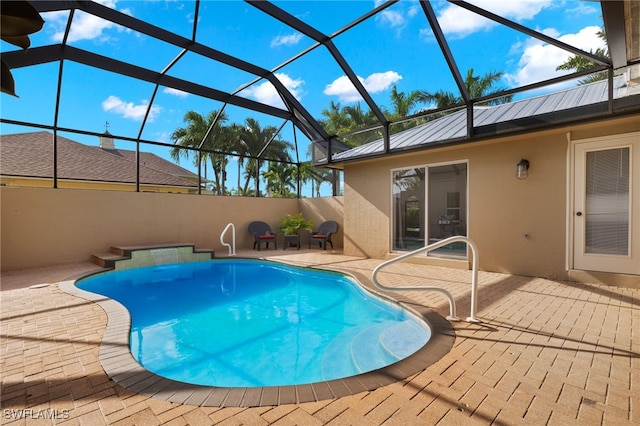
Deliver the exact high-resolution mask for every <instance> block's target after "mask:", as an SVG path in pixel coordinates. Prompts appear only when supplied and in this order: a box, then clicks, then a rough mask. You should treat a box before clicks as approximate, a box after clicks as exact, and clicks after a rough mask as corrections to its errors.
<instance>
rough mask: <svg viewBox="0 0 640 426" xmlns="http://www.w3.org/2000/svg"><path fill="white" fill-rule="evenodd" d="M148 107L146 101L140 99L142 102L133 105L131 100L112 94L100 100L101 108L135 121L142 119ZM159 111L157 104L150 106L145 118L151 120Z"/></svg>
mask: <svg viewBox="0 0 640 426" xmlns="http://www.w3.org/2000/svg"><path fill="white" fill-rule="evenodd" d="M148 108H149V103H148V101H142V103H140V104H138V105H135V104H134V103H133V102H125V101H123V100H122V99H120V98H119V97H117V96H113V95H111V96H109V97H108V98H107V99H105V100H104V101H102V109H103V110H105V111H107V112H112V113H114V114H118V115H121V116H122V117H123V118H128V119H130V120H135V121H142V119H143V118H144V115H145V114H146V113H147V109H148ZM160 111H161V108H160V107H159V106H152V107H151V111H149V118H148V119H147V120H148V121H153V119H154V118H155V117H156V116H157V115H158V114H159V113H160Z"/></svg>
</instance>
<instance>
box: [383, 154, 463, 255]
mask: <svg viewBox="0 0 640 426" xmlns="http://www.w3.org/2000/svg"><path fill="white" fill-rule="evenodd" d="M392 180H393V184H392V192H393V193H392V197H393V231H392V233H393V241H392V250H393V251H411V250H415V249H417V248H420V247H424V246H425V245H426V244H432V243H434V242H437V241H440V240H442V239H444V238H447V237H451V236H453V235H465V236H466V235H467V163H466V162H465V163H453V164H440V165H433V166H421V167H413V168H407V169H401V170H394V171H393V172H392ZM429 255H430V256H447V257H449V256H451V257H466V245H465V244H464V243H453V244H450V245H448V246H445V247H443V248H441V249H438V250H436V251H433V252H430V254H429Z"/></svg>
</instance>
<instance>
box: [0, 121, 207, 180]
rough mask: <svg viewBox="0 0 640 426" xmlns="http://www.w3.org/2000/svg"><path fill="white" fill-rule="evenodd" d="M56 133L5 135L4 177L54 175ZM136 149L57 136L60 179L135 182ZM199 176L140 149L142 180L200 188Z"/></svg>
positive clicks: (0, 147)
mask: <svg viewBox="0 0 640 426" xmlns="http://www.w3.org/2000/svg"><path fill="white" fill-rule="evenodd" d="M52 156H53V134H51V133H49V132H45V131H42V132H32V133H16V134H10V135H2V141H1V143H0V173H1V174H2V175H3V176H14V177H17V176H19V177H31V178H51V177H52V176H53V160H52ZM135 159H136V152H135V151H130V150H123V149H105V148H100V147H97V146H89V145H83V144H81V143H79V142H75V141H73V140H71V139H67V138H64V137H61V136H58V179H70V180H81V181H92V182H117V183H132V182H135V181H136V160H135ZM197 179H198V175H196V174H194V173H192V172H190V171H189V170H186V169H184V168H182V167H180V166H178V165H177V164H174V163H171V162H170V161H167V160H165V159H163V158H161V157H159V156H157V155H155V154H152V153H148V152H140V183H141V184H145V185H161V186H173V187H187V188H197V187H198V185H197V183H196V182H197Z"/></svg>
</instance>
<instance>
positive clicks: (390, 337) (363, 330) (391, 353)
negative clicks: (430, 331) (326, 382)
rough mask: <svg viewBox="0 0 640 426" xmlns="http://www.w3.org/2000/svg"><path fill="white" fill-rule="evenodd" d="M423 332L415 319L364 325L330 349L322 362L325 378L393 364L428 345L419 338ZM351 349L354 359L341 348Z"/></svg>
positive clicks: (337, 340)
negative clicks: (417, 337) (354, 370)
mask: <svg viewBox="0 0 640 426" xmlns="http://www.w3.org/2000/svg"><path fill="white" fill-rule="evenodd" d="M422 332H424V329H423V328H421V327H420V326H419V325H418V324H416V323H415V322H414V321H412V320H406V321H402V322H395V321H385V322H381V323H379V324H376V325H374V326H361V327H356V328H352V329H349V330H348V331H346V332H344V333H342V334H341V335H340V336H338V337H337V338H336V339H334V340H333V342H331V344H329V346H327V348H326V351H325V354H324V356H323V359H322V370H323V371H324V372H326V374H325V378H326V377H329V376H331V377H335V376H336V375H339V376H347V375H351V374H353V367H354V366H355V367H356V371H358V373H364V372H368V371H373V370H376V369H379V368H382V366H386V365H390V364H393V363H395V362H397V361H399V360H401V359H404V358H406V357H408V356H409V355H411V354H413V353H415V352H416V351H418V350H419V349H420V348H421V347H422V346H424V344H425V343H426V342H423V341H421V340H420V339H416V336H418V335H419V333H422ZM345 346H348V347H350V351H351V356H345V355H344V353H343V352H342V350H343V349H342V348H344V347H345Z"/></svg>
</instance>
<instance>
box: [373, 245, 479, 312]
mask: <svg viewBox="0 0 640 426" xmlns="http://www.w3.org/2000/svg"><path fill="white" fill-rule="evenodd" d="M458 241H460V242H464V243H466V244H467V245H468V246H469V247H471V253H472V257H473V259H472V264H471V269H472V275H471V313H470V315H469V317H467V321H468V322H482V321H480V320H479V319H477V318H476V308H477V305H478V294H477V293H478V248H477V247H476V245H475V243H474V242H473V241H472V240H471V239H469V238H467V237H464V236H462V235H456V236H453V237H449V238H445V239H444V240H440V241H438V242H437V243H433V244H429V245H428V246H425V247H420V248H419V249H417V250H414V251H411V252H409V253H406V254H403V255H402V256H398V257H396V258H394V259H390V260H387V261H386V262H382V263H381V264H380V265H378V266H376V268H375V269H374V270H373V272H372V273H371V281H373V284H374V285H375V286H376V287H377V288H379V289H380V290H385V291H416V290H417V291H435V292H439V293H442V294H444V295H445V296H446V297H447V299H448V301H449V316H448V317H447V319H448V320H449V321H460V318H458V317H457V316H456V302H455V300H453V296H452V295H451V293H450V292H449V291H448V290H446V289H444V288H442V287H437V286H409V287H388V286H385V285H382V284H380V283H379V282H378V279H377V278H376V276H377V275H378V272H380V270H381V269H382V268H384V267H386V266H389V265H391V264H393V263H397V262H400V261H402V260H404V259H406V258H408V257H412V256H415V255H417V254H420V253H423V252H429V251H431V250H435V249H438V248H440V247H444V246H446V245H449V244H451V243H455V242H458Z"/></svg>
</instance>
